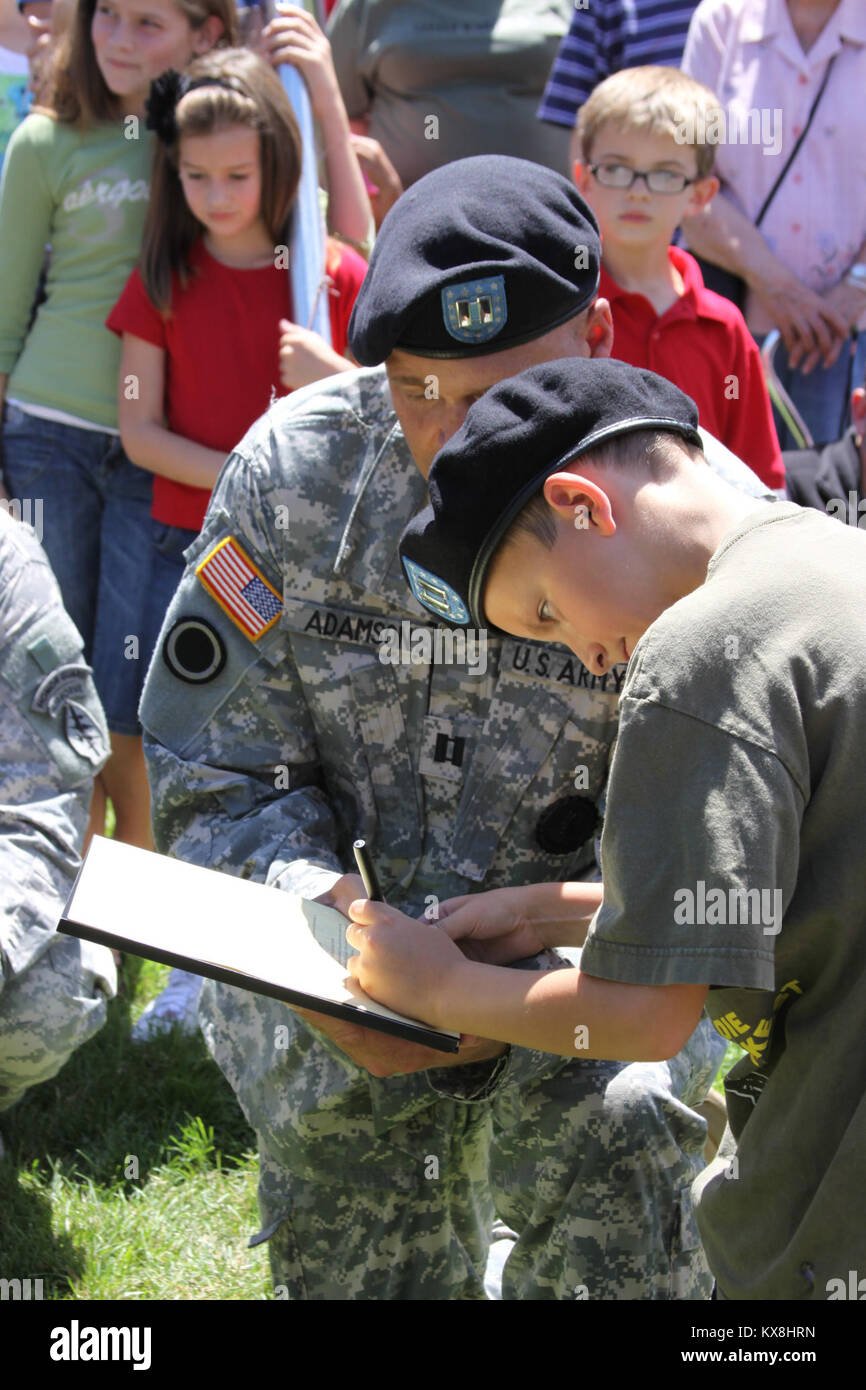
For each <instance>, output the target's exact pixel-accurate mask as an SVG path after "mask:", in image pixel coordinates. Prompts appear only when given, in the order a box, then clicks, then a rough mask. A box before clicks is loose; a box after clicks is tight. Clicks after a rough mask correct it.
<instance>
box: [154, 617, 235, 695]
mask: <svg viewBox="0 0 866 1390" xmlns="http://www.w3.org/2000/svg"><path fill="white" fill-rule="evenodd" d="M162 658H163V661H164V662H165V664H166V666H167V667H168V669H169V671H171V674H172V675H173V676H177V678H178V680H181V681H187V682H188V684H190V685H204V684H206V683H207V681H212V680H215V679H216V677H217V676H218V675H219V673H220V671H221V670H222V669H223V667H224V666H225V664H226V648H225V643H224V642H223V639H222V638H221V637H220V635H219V633H218V632H217V630H216V628H215V627H213V626H212V625H211V624H210V623H209V622H207V620H206V619H205V618H181V619H179V621H178V622H176V623H175V625H174V627H172V628H171V629H170V630H169V632H168V633H167V634H166V638H165V641H164V642H163V644H162Z"/></svg>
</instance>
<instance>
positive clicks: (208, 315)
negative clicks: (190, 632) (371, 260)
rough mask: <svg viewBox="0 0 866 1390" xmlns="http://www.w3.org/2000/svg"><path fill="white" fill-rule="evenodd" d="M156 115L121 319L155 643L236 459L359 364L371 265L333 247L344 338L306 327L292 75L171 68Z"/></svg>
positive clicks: (338, 324)
mask: <svg viewBox="0 0 866 1390" xmlns="http://www.w3.org/2000/svg"><path fill="white" fill-rule="evenodd" d="M148 113H149V115H148V124H149V126H150V127H151V129H154V130H156V133H157V135H158V136H159V137H160V140H159V145H158V148H157V155H156V161H155V165H154V172H153V182H152V189H151V198H150V206H149V209H148V215H147V222H146V225H145V233H144V244H143V249H142V256H141V261H140V264H139V268H138V269H137V270H135V271H134V272H133V274H132V275H131V276H130V278H129V281H128V282H127V285H126V288H125V289H124V292H123V294H122V295H121V297H120V299H119V300H118V302H117V304H116V305H115V307H114V309H113V310H112V312H111V315H110V316H109V318H108V320H107V322H108V326H109V328H112V329H113V330H114V331H115V332H116V333H119V334H122V336H123V355H122V360H121V368H120V386H119V423H120V432H121V437H122V439H123V444H124V448H125V449H126V451H127V453H128V454H129V457H130V458H131V459H132V460H133V461H134V462H135V463H137V464H138V465H139V466H140V467H141V468H145V469H147V470H148V471H150V472H152V473H154V474H155V475H156V476H155V478H154V493H153V521H154V545H155V553H154V569H153V579H152V584H151V594H150V599H149V607H150V615H149V622H150V631H149V632H148V634H147V635H148V637H149V638H150V639H151V640H152V639H155V637H156V634H157V633H158V631H159V628H160V626H161V624H162V619H163V617H164V614H165V610H166V608H167V606H168V603H169V602H170V600H171V598H172V596H173V593H174V590H175V588H176V587H177V584H178V581H179V579H180V576H181V574H182V573H183V551H184V549H185V548H186V547H187V546H188V545H189V544H190V543H191V542H192V541H193V540H194V539H195V536H196V535H197V533H198V531H199V530H200V529H201V525H202V522H203V520H204V514H205V510H206V508H207V503H208V498H209V496H210V492H211V488H212V487H213V484H214V482H215V481H216V477H217V474H218V473H219V470H220V469H221V467H222V465H223V463H224V462H225V459H226V456H227V455H228V454H229V453H230V452H231V450H232V449H233V448H234V446H235V445H236V444H237V443H238V441H239V440H240V439H241V438H242V437H243V435H244V434H245V433H246V432H247V430H248V429H249V427H250V426H251V425H252V424H253V423H254V422H255V421H256V420H257V419H258V417H259V416H260V415H262V414H264V412H265V411H266V410H267V408H268V406H269V404H270V403H271V401H272V400H273V399H274V397H275V396H280V395H285V394H286V393H287V392H288V391H290V390H293V389H294V388H295V387H298V386H304V385H307V384H308V383H309V382H312V381H318V380H320V379H321V378H322V377H326V376H331V375H333V374H334V373H335V372H341V371H350V370H351V369H352V364H351V363H350V362H348V361H347V360H346V358H345V357H344V356H342V353H343V351H344V349H345V346H346V333H347V328H348V322H349V316H350V314H351V310H352V306H353V304H354V302H355V297H356V295H357V292H358V289H359V287H360V284H361V281H362V279H363V277H364V272H365V271H366V263H365V261H364V260H363V259H362V258H361V257H360V256H359V255H357V253H356V252H354V251H352V250H350V249H349V248H348V247H345V246H340V245H338V244H337V243H329V254H328V273H329V278H330V280H331V283H332V289H331V294H330V300H329V304H330V311H331V313H330V317H331V331H332V338H333V342H334V347H333V348H332V347H330V346H329V345H328V344H327V343H326V342H325V341H324V340H323V339H322V338H321V337H319V335H318V334H316V333H314V332H312V331H311V330H309V329H307V328H304V327H300V326H298V325H296V324H293V323H292V322H291V320H292V304H291V292H290V286H289V275H288V270H287V241H288V219H289V213H290V211H291V207H292V203H293V200H294V197H295V192H296V189H297V185H298V178H299V174H300V163H301V139H300V135H299V132H298V128H297V125H296V123H295V119H294V116H293V114H292V109H291V106H290V103H289V100H288V98H287V96H286V95H285V92H284V91H283V88H282V86H281V84H280V81H279V79H278V78H277V77H276V75H275V74H274V72H273V70H272V69H271V68H270V67H269V66H268V65H267V64H265V63H264V62H263V61H262V60H261V59H259V58H257V57H255V55H253V54H252V53H250V52H249V51H248V50H246V49H225V50H223V51H222V52H220V53H213V54H209V55H207V56H206V57H204V58H202V59H200V60H198V61H197V62H195V63H194V64H192V65H191V66H190V68H189V69H188V72H187V75H186V76H185V77H180V76H179V75H178V74H177V73H168V74H164V75H163V77H161V78H160V79H159V80H158V81H157V82H155V83H154V84H153V87H152V89H151V97H150V100H149V102H148Z"/></svg>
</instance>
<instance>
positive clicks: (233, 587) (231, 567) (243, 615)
mask: <svg viewBox="0 0 866 1390" xmlns="http://www.w3.org/2000/svg"><path fill="white" fill-rule="evenodd" d="M195 572H196V575H197V576H198V578H199V579H200V580H201V582H202V584H203V585H204V587H205V588H206V589H207V591H208V593H209V594H210V596H211V598H213V599H215V600H216V602H217V603H218V604H219V606H220V608H221V609H222V610H223V612H224V613H227V614H228V616H229V617H230V618H231V620H232V622H233V623H234V624H235V626H236V627H239V628H240V630H241V632H243V633H245V634H246V636H247V637H249V639H250V641H251V642H258V640H259V638H260V637H261V636H262V635H263V634H264V633H266V632H267V631H268V629H269V628H271V627H273V625H274V623H275V622H276V621H277V619H278V618H279V616H280V614H281V613H282V611H283V600H282V598H281V597H280V595H279V594H278V593H277V591H276V589H275V588H274V586H273V585H272V584H269V583H268V581H267V579H265V576H264V575H263V574H262V572H261V570H260V569H257V568H256V566H255V565H254V564H253V562H252V560H251V559H250V557H249V556H248V555H247V554H246V553H245V551H244V550H243V549H242V548H241V547H240V546H239V545H238V543H237V541H236V540H235V538H234V536H226V537H225V538H224V539H223V540H221V541H220V542H219V543H218V544H217V545H215V546H214V548H213V550H211V551H209V552H208V554H207V555H206V556H205V557H204V559H203V560H202V561H201V562H200V564H198V565H196V570H195Z"/></svg>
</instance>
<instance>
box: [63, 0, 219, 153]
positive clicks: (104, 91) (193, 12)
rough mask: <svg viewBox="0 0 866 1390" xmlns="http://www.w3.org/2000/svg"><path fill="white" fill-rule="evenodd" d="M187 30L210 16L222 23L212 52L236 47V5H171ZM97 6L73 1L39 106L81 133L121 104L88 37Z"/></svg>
mask: <svg viewBox="0 0 866 1390" xmlns="http://www.w3.org/2000/svg"><path fill="white" fill-rule="evenodd" d="M172 3H173V4H174V5H175V6H176V8H177V9H178V10H180V12H181V13H182V14H183V15H185V16H186V18H187V20H188V21H189V24H190V27H191V28H192V29H200V28H201V27H202V25H203V24H204V22H205V20H207V19H209V18H210V16H211V15H215V16H216V18H217V19H219V20H220V21H221V22H222V26H223V28H222V34H221V35H220V37H219V38H218V39H217V42H216V46H217V47H221V46H223V45H226V44H236V43H237V41H238V29H237V11H236V8H235V0H172ZM96 5H97V0H76V5H75V12H74V14H73V16H72V22H71V24H70V25H69V27H68V29H67V31H66V33H65V34H63V36H62V37H61V38H60V39H58V41H57V45H56V47H55V51H54V53H53V55H52V58H51V70H50V72H49V73H48V74H46V82H45V88H44V95H43V96H42V101H41V105H42V107H43V109H45V110H46V111H47V113H48V114H49V115H52V116H54V117H55V118H56V119H57V120H58V121H63V122H64V123H68V124H71V125H79V126H81V127H82V128H86V127H87V126H90V125H93V123H94V121H112V120H115V119H116V118H117V117H118V116H121V115H123V111H122V109H121V107H122V102H121V101H120V100H119V98H118V97H116V96H115V95H114V93H113V92H112V91H110V90H109V88H108V86H107V85H106V82H105V78H104V77H103V76H102V73H101V72H100V70H99V64H98V63H97V61H96V51H95V49H94V47H93V39H92V38H91V36H90V29H91V25H92V24H93V15H94V13H95V10H96Z"/></svg>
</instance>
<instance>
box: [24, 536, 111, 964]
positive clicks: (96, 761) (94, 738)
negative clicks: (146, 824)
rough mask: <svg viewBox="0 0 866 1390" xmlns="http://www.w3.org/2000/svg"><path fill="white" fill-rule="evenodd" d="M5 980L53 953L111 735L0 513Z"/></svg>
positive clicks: (84, 672) (49, 601)
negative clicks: (109, 735)
mask: <svg viewBox="0 0 866 1390" xmlns="http://www.w3.org/2000/svg"><path fill="white" fill-rule="evenodd" d="M0 689H2V693H3V727H2V736H0V951H2V967H3V969H2V975H3V978H4V979H5V980H8V979H9V978H11V977H12V976H14V975H17V974H20V973H21V972H22V971H23V970H25V969H26V968H27V967H28V966H30V965H31V964H32V963H33V962H34V961H35V960H36V959H38V958H39V956H41V955H42V954H43V952H44V951H46V950H47V949H48V947H49V945H50V944H51V942H52V940H53V939H54V935H55V928H56V926H57V921H58V919H59V917H60V914H61V912H62V909H63V904H64V902H65V900H66V897H67V895H68V893H69V890H70V888H71V887H72V883H73V881H74V878H75V874H76V872H77V870H78V865H79V863H80V853H81V845H82V840H83V837H84V831H85V828H86V825H87V816H88V812H89V808H90V797H91V792H92V788H93V777H94V775H95V774H96V773H97V772H98V771H99V770H100V768H101V767H102V765H103V763H104V762H105V759H106V757H107V755H108V748H109V743H108V729H107V727H106V724H105V717H104V715H103V712H102V707H101V705H100V703H99V699H98V697H97V694H96V690H95V688H94V685H93V679H92V677H91V674H90V669H89V667H88V666H87V665H86V664H85V661H84V657H83V653H82V644H81V638H80V636H79V634H78V632H77V630H76V628H75V626H74V625H73V623H72V620H71V619H70V618H69V617H68V615H67V613H66V611H65V609H64V608H63V604H62V601H61V598H60V591H59V589H58V587H57V582H56V580H55V579H54V576H53V574H52V572H51V569H50V567H49V565H48V561H47V559H46V558H45V555H44V553H43V551H42V549H41V547H40V546H39V544H38V542H37V541H36V538H35V536H33V534H32V533H31V531H30V529H29V528H28V527H26V526H25V525H23V524H22V523H19V522H15V521H12V520H11V518H10V517H9V516H7V515H6V514H5V513H3V512H0Z"/></svg>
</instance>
